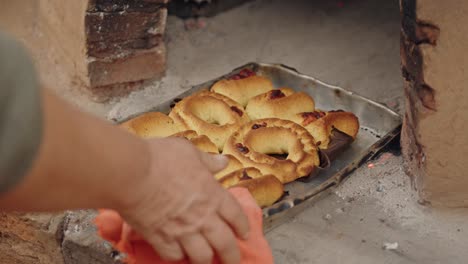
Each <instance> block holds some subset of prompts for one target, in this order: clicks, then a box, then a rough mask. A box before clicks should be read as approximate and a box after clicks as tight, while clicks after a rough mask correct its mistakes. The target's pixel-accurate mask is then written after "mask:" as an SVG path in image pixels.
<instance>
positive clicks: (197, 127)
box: [169, 91, 249, 151]
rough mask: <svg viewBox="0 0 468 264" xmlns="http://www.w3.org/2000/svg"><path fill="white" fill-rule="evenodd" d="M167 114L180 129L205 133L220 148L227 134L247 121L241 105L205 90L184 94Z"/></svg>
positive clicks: (200, 133) (221, 148)
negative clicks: (188, 94) (189, 94)
mask: <svg viewBox="0 0 468 264" xmlns="http://www.w3.org/2000/svg"><path fill="white" fill-rule="evenodd" d="M169 116H170V117H171V118H172V119H174V121H175V122H176V123H178V124H180V125H181V126H182V127H183V128H184V129H187V130H194V131H195V132H197V134H199V135H206V136H207V137H208V138H209V139H210V140H211V141H212V142H213V143H215V145H216V146H217V147H218V150H220V151H222V150H223V147H224V143H225V142H226V140H227V138H228V137H229V135H231V133H232V132H233V131H236V130H237V129H238V128H239V127H240V126H241V125H242V124H244V123H245V122H248V121H249V118H248V116H247V115H246V114H245V113H244V110H243V107H242V106H241V105H239V104H238V103H236V102H234V101H233V100H231V99H229V98H227V97H226V96H224V95H221V94H217V93H213V92H209V91H201V92H198V93H196V94H193V95H191V96H188V97H186V98H184V99H183V100H182V101H180V102H178V103H177V104H176V105H175V106H174V108H173V109H172V111H171V113H170V114H169Z"/></svg>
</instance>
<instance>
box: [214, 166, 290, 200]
mask: <svg viewBox="0 0 468 264" xmlns="http://www.w3.org/2000/svg"><path fill="white" fill-rule="evenodd" d="M219 182H220V184H221V185H222V186H223V187H224V188H232V187H244V188H247V189H248V190H249V192H250V193H251V194H252V196H253V197H254V199H255V200H256V201H257V204H258V205H259V206H260V207H266V206H270V205H272V204H274V203H275V202H276V201H278V200H279V199H280V198H281V197H282V196H283V193H284V186H283V184H282V183H281V182H280V181H279V180H278V179H277V178H276V177H275V176H273V175H265V176H264V175H262V174H261V172H260V171H259V170H257V169H255V168H245V169H240V170H237V171H234V172H232V173H230V174H228V175H226V176H224V177H223V178H221V179H219Z"/></svg>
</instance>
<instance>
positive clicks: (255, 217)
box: [95, 188, 273, 264]
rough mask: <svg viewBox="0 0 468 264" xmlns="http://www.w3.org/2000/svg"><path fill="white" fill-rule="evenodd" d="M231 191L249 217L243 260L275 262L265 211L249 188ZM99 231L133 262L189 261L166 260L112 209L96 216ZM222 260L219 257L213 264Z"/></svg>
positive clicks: (185, 263)
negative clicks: (268, 236)
mask: <svg viewBox="0 0 468 264" xmlns="http://www.w3.org/2000/svg"><path fill="white" fill-rule="evenodd" d="M229 191H230V192H231V194H232V195H233V196H234V197H235V198H236V199H237V200H238V201H239V203H240V205H241V206H242V209H243V210H244V212H245V214H246V215H247V217H248V219H249V225H250V233H249V238H248V239H247V240H238V241H237V244H238V245H239V248H240V251H241V263H242V264H256V263H262V264H270V263H271V264H273V256H272V253H271V249H270V247H269V245H268V242H267V241H266V239H265V237H264V235H263V226H262V225H263V219H262V211H261V209H260V208H259V207H258V206H257V204H256V202H255V200H254V199H253V197H252V196H251V195H250V193H249V192H248V190H247V189H243V188H232V189H229ZM95 224H96V226H97V228H98V233H99V235H100V236H101V237H102V238H104V239H106V240H108V241H110V242H111V243H112V244H113V245H114V246H115V248H116V249H118V250H120V251H121V252H123V253H125V254H127V259H126V261H127V263H129V264H188V263H189V262H188V261H187V260H183V261H178V262H168V261H165V260H162V259H161V258H160V257H159V256H158V255H157V253H156V252H155V251H154V250H153V249H152V248H151V246H150V245H149V244H148V243H147V242H146V241H145V240H144V239H143V238H142V237H141V236H140V235H138V234H137V233H136V232H135V231H133V230H132V228H131V227H130V226H129V225H128V224H127V223H125V222H124V221H123V219H122V218H121V217H120V215H119V214H118V213H117V212H115V211H112V210H100V211H99V214H98V216H97V217H96V219H95ZM218 263H220V262H219V260H218V259H214V260H213V264H218Z"/></svg>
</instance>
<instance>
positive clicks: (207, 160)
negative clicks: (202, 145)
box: [200, 152, 228, 173]
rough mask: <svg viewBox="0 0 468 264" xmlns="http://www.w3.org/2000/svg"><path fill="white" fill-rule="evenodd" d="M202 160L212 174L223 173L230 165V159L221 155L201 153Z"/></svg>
mask: <svg viewBox="0 0 468 264" xmlns="http://www.w3.org/2000/svg"><path fill="white" fill-rule="evenodd" d="M200 160H201V162H202V163H203V164H204V165H205V166H206V167H207V168H208V170H209V171H210V172H211V173H217V172H219V171H221V170H222V169H224V168H226V166H227V164H228V159H227V158H226V156H224V155H220V154H210V153H205V152H201V153H200Z"/></svg>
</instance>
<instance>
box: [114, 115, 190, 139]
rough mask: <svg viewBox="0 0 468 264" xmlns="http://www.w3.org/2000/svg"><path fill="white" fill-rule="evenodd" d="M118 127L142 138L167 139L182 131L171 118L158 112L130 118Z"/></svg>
mask: <svg viewBox="0 0 468 264" xmlns="http://www.w3.org/2000/svg"><path fill="white" fill-rule="evenodd" d="M120 127H121V128H123V129H125V130H127V131H128V132H130V133H132V134H134V135H137V136H139V137H142V138H153V137H168V136H170V135H173V134H175V133H178V132H180V131H182V130H183V127H181V126H180V125H178V124H176V123H175V122H174V120H172V118H170V117H168V116H167V115H165V114H163V113H160V112H148V113H145V114H142V115H140V116H137V117H135V118H132V119H130V120H128V121H126V122H124V123H122V124H120Z"/></svg>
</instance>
